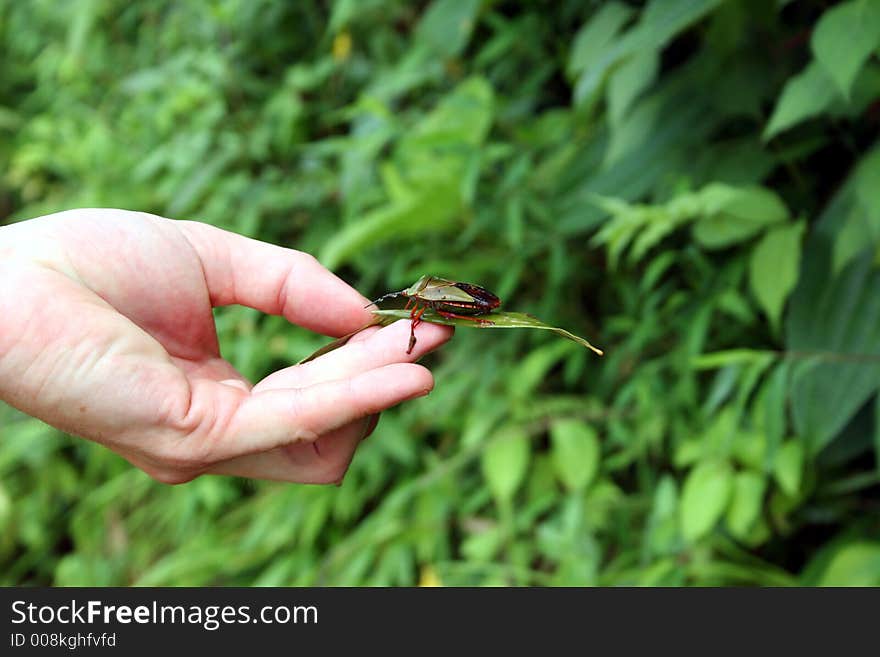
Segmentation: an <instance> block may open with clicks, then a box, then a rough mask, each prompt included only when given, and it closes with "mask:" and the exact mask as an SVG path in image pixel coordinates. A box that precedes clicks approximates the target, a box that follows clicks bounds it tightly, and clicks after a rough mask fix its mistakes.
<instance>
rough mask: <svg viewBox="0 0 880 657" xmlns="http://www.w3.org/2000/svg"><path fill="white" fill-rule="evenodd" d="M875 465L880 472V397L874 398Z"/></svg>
mask: <svg viewBox="0 0 880 657" xmlns="http://www.w3.org/2000/svg"><path fill="white" fill-rule="evenodd" d="M874 463H875V464H876V467H877V472H880V395H877V396H876V397H875V398H874Z"/></svg>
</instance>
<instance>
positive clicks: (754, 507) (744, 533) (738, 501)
mask: <svg viewBox="0 0 880 657" xmlns="http://www.w3.org/2000/svg"><path fill="white" fill-rule="evenodd" d="M766 490H767V481H766V479H765V478H764V477H763V476H762V475H760V474H758V473H757V472H752V471H745V472H737V473H736V475H735V476H734V480H733V497H732V498H731V500H730V507H729V508H728V509H727V515H726V517H725V523H726V524H727V527H728V529H730V533H731V534H733V536H734V537H735V538H737V539H739V540H741V541H748V539H749V538H750V536H751V533H752V530H753V529H754V527H755V525H756V524H757V522H758V519H759V518H760V517H761V509H762V508H763V505H764V493H765V492H766Z"/></svg>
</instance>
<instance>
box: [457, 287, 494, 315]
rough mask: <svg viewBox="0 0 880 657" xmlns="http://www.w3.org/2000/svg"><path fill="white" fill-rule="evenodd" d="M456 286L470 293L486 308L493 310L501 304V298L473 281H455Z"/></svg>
mask: <svg viewBox="0 0 880 657" xmlns="http://www.w3.org/2000/svg"><path fill="white" fill-rule="evenodd" d="M455 287H457V288H458V289H459V290H462V291H463V292H467V293H468V294H470V295H471V296H472V297H473V298H474V301H475V302H476V303H477V304H478V305H479V306H480V307H482V308H485V309H486V310H492V309H494V308H497V307H498V306H500V305H501V299H499V298H498V297H497V296H495V295H494V294H492V293H491V292H489V290H487V289H486V288H484V287H480V286H479V285H473V284H471V283H455Z"/></svg>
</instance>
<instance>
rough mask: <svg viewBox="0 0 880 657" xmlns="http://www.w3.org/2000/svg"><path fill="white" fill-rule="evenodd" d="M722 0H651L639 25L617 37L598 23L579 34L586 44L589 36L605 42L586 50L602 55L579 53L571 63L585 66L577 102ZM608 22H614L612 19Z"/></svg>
mask: <svg viewBox="0 0 880 657" xmlns="http://www.w3.org/2000/svg"><path fill="white" fill-rule="evenodd" d="M720 2H721V0H651V2H650V3H649V4H648V6H647V7H646V8H645V10H644V11H643V12H642V14H641V17H640V20H639V23H638V25H636V26H635V27H632V28H630V29H629V30H627V31H626V32H624V33H623V34H622V35H620V36H618V37H616V38H612V35H611V34H606V33H603V32H602V30H601V27H600V26H599V25H598V24H596V27H595V28H594V29H592V30H590V32H589V34H583V36H580V35H579V36H580V38H579V41H581V42H582V43H584V44H586V43H587V39H592V40H595V41H597V42H599V41H600V40H601V44H602V45H601V47H600V46H598V43H597V46H596V48H595V49H593V48H589V49H588V51H587V52H588V53H589V55H593V53H598V54H599V56H592V57H584V56H579V57H578V58H577V59H576V60H575V59H572V60H571V62H570V63H577V64H578V65H580V68H582V71H581V73H580V77H578V80H577V83H576V84H575V90H574V100H575V103H576V104H582V103H584V101H587V100H589V99H591V98H593V96H594V94H595V93H596V92H597V91H598V90H599V89H600V88H601V86H602V83H603V81H604V80H605V77H606V75H607V74H608V72H609V71H610V70H611V68H612V67H614V66H615V65H616V64H618V63H619V62H620V61H622V60H623V59H625V58H626V57H628V56H631V55H633V54H635V53H640V52H644V51H646V50H654V51H659V50H660V49H662V48H663V46H665V45H666V44H667V43H668V42H669V41H670V40H671V39H672V38H673V37H674V36H675V35H676V34H678V33H679V32H681V31H682V30H684V29H686V28H687V27H689V26H690V25H692V24H693V23H695V22H696V21H698V20H700V19H701V18H703V17H704V16H705V15H706V14H708V13H709V12H710V11H711V10H712V9H714V8H715V7H716V6H717V5H718V4H720ZM609 23H611V24H615V23H613V22H612V21H611V20H609ZM590 25H593V23H590ZM584 29H586V28H584ZM618 29H619V26H618ZM585 60H586V63H585ZM575 70H577V69H575Z"/></svg>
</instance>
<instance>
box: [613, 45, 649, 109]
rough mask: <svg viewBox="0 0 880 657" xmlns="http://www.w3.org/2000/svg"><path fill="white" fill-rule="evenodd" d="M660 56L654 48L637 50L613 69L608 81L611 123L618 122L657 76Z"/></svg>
mask: <svg viewBox="0 0 880 657" xmlns="http://www.w3.org/2000/svg"><path fill="white" fill-rule="evenodd" d="M659 67H660V57H659V55H658V53H657V51H655V50H645V51H642V52H637V53H636V54H634V55H633V56H632V57H630V58H629V59H627V60H626V61H625V62H624V63H623V64H621V66H620V67H619V68H618V69H616V70H615V71H614V73H613V74H612V75H611V79H610V80H609V81H608V114H609V119H610V120H611V123H612V124H618V123H620V121H621V119H623V116H624V115H625V114H626V112H627V110H628V109H629V108H630V106H631V105H632V103H633V101H634V100H635V99H636V98H638V97H639V94H641V93H642V92H643V91H644V90H645V89H647V88H648V87H649V86H651V83H652V82H654V79H655V78H656V77H657V71H658V70H659Z"/></svg>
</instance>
